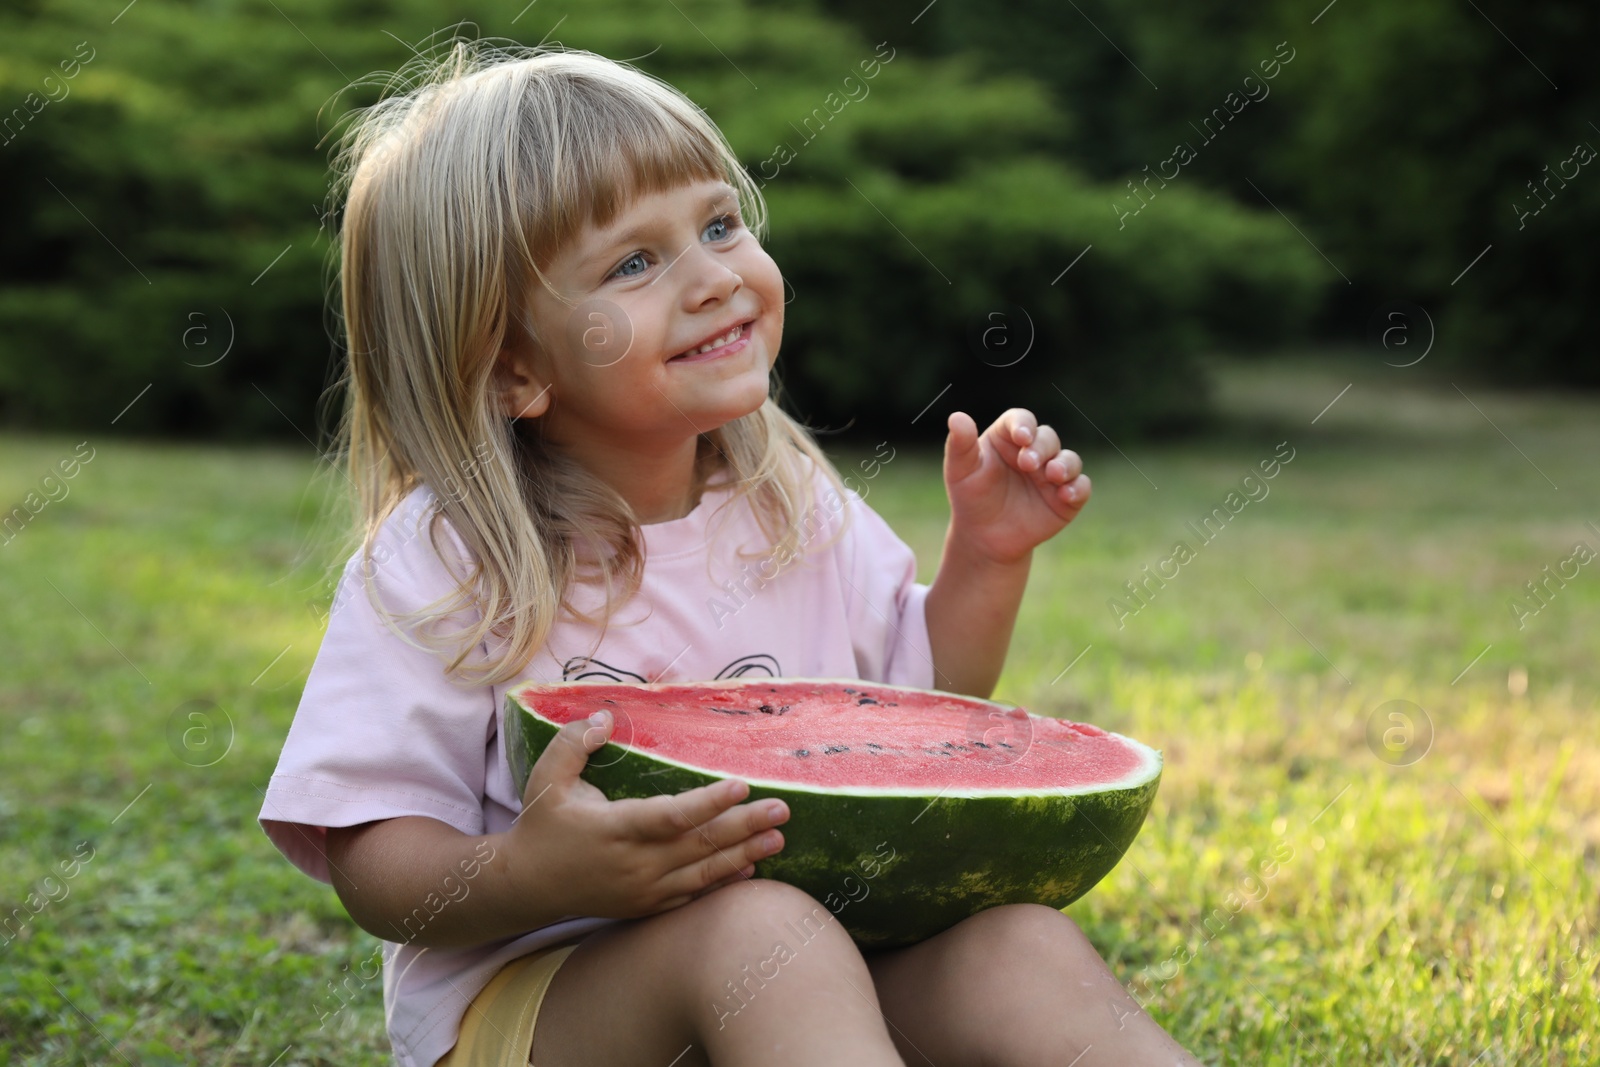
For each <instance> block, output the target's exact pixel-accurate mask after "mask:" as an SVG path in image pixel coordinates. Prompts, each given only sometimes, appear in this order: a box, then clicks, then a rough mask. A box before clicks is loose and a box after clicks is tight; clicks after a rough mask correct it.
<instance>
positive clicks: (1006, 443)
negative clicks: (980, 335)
mask: <svg viewBox="0 0 1600 1067" xmlns="http://www.w3.org/2000/svg"><path fill="white" fill-rule="evenodd" d="M947 425H948V426H949V428H950V436H949V438H948V439H947V440H946V441H945V450H944V484H945V492H946V493H947V494H948V495H949V497H950V529H949V532H948V533H947V534H946V536H945V543H944V557H943V559H942V560H941V561H940V564H939V575H938V577H937V578H935V579H934V582H933V587H932V588H931V589H930V590H929V591H928V599H927V603H926V605H925V614H926V617H927V622H928V640H929V644H930V645H931V647H932V651H933V665H934V676H935V681H936V684H937V687H938V688H940V689H944V690H948V691H950V692H955V693H966V694H968V695H970V696H975V697H983V698H987V697H988V696H989V695H990V694H991V693H993V692H994V685H995V682H997V681H998V680H999V678H1000V670H1001V668H1002V667H1003V666H1004V665H1005V659H1006V650H1007V648H1008V647H1009V646H1010V644H1011V631H1012V628H1013V626H1015V624H1016V619H1017V608H1018V606H1019V605H1020V604H1021V603H1022V593H1023V590H1024V589H1025V588H1026V587H1027V584H1028V567H1029V564H1030V563H1031V562H1032V559H1033V550H1034V547H1035V546H1037V545H1039V544H1041V543H1043V542H1045V541H1048V540H1049V539H1050V538H1052V537H1054V536H1055V535H1056V534H1058V533H1060V532H1061V530H1062V528H1063V527H1065V526H1066V525H1067V523H1069V522H1071V521H1072V520H1073V519H1075V518H1077V516H1078V512H1079V511H1080V510H1082V508H1083V505H1084V504H1086V503H1088V501H1089V491H1090V484H1089V478H1088V476H1087V475H1085V474H1084V473H1083V461H1082V460H1081V459H1079V458H1078V454H1077V453H1076V452H1072V451H1070V450H1063V449H1062V447H1061V439H1060V438H1059V437H1058V436H1057V435H1056V432H1055V430H1053V429H1051V428H1050V427H1049V426H1040V425H1039V422H1038V420H1037V419H1036V418H1034V415H1033V412H1031V411H1028V410H1027V409H1026V408H1011V409H1009V410H1008V411H1006V412H1005V413H1004V414H1003V415H1001V416H1000V417H999V418H998V419H996V420H995V421H994V423H993V425H991V426H990V427H989V428H988V429H987V430H985V431H983V433H982V434H981V435H980V434H979V433H978V424H977V423H976V422H974V421H973V420H972V416H970V415H968V414H967V413H966V412H964V411H956V412H952V413H951V414H950V418H949V420H948V421H947Z"/></svg>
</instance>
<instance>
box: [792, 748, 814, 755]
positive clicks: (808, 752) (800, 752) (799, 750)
mask: <svg viewBox="0 0 1600 1067" xmlns="http://www.w3.org/2000/svg"><path fill="white" fill-rule="evenodd" d="M794 754H795V755H796V756H809V755H811V750H810V749H808V748H797V749H795V750H794Z"/></svg>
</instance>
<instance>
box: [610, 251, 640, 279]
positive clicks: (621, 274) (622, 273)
mask: <svg viewBox="0 0 1600 1067" xmlns="http://www.w3.org/2000/svg"><path fill="white" fill-rule="evenodd" d="M634 260H638V261H639V262H641V263H643V262H644V254H643V253H640V252H635V253H634V254H633V255H631V256H629V257H628V258H627V259H625V260H623V261H622V262H621V263H619V264H618V265H617V269H616V270H614V271H612V272H611V274H612V277H615V278H631V277H633V276H634V275H635V274H638V273H639V271H637V270H624V269H623V268H624V267H626V266H627V265H628V264H629V263H632V262H633V261H634ZM640 269H641V270H642V269H643V268H640Z"/></svg>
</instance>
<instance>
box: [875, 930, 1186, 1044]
mask: <svg viewBox="0 0 1600 1067" xmlns="http://www.w3.org/2000/svg"><path fill="white" fill-rule="evenodd" d="M866 961H867V968H868V970H870V971H871V973H872V980H873V983H874V985H875V986H876V987H877V991H878V999H879V1001H880V1002H881V1003H882V1005H883V1012H884V1015H885V1017H886V1018H887V1019H888V1021H889V1024H890V1033H891V1034H892V1035H893V1037H894V1041H895V1046H896V1047H897V1048H898V1049H899V1050H900V1055H901V1056H903V1057H904V1058H905V1061H906V1063H908V1064H910V1065H912V1067H924V1065H925V1064H937V1065H938V1067H1068V1065H1069V1064H1070V1065H1071V1067H1111V1065H1116V1067H1122V1065H1135V1064H1137V1065H1141V1067H1143V1065H1147V1064H1148V1065H1151V1067H1154V1065H1158V1064H1159V1065H1160V1067H1172V1065H1174V1064H1181V1065H1184V1067H1199V1064H1200V1061H1199V1060H1197V1059H1195V1058H1194V1057H1193V1056H1191V1055H1189V1054H1188V1053H1187V1052H1185V1051H1184V1049H1183V1047H1182V1046H1181V1045H1179V1044H1178V1043H1177V1042H1176V1041H1174V1040H1173V1039H1172V1038H1171V1037H1170V1036H1168V1034H1167V1032H1166V1031H1165V1030H1163V1029H1161V1027H1160V1026H1159V1025H1157V1023H1156V1021H1155V1020H1154V1019H1152V1018H1151V1017H1150V1016H1149V1015H1148V1014H1147V1013H1146V1012H1145V1011H1144V1010H1143V1009H1141V1008H1140V1007H1139V1003H1138V1001H1136V1000H1134V999H1133V996H1132V995H1131V994H1130V993H1128V991H1127V990H1126V989H1124V988H1123V987H1122V985H1121V983H1119V982H1118V981H1117V979H1116V977H1115V976H1114V975H1112V973H1111V970H1110V969H1109V968H1108V967H1107V966H1106V964H1105V961H1104V960H1102V959H1101V958H1100V954H1099V953H1098V952H1096V951H1095V949H1094V946H1093V945H1091V944H1090V943H1089V939H1088V938H1087V937H1085V936H1084V935H1083V931H1082V930H1079V929H1078V924H1077V923H1075V922H1073V921H1072V920H1071V919H1069V918H1067V916H1065V915H1063V914H1062V913H1061V912H1059V911H1057V910H1055V909H1054V908H1049V907H1045V906H1044V905H1041V904H1007V905H1004V906H1001V907H997V908H990V909H989V910H987V911H981V912H979V913H978V914H976V915H974V916H972V917H971V918H970V919H967V920H965V921H963V922H960V923H957V924H956V925H955V926H953V927H951V928H950V929H949V930H946V931H944V932H943V933H940V934H937V935H935V936H934V937H930V938H929V939H928V940H926V941H921V942H918V943H917V944H915V945H911V946H908V947H906V948H899V949H882V950H878V951H868V952H867V954H866ZM1074 1057H1076V1058H1074Z"/></svg>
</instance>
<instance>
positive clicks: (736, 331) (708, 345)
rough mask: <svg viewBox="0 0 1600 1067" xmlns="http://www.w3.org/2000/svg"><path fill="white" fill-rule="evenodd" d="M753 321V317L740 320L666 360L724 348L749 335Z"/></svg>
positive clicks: (670, 360)
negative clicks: (735, 324) (736, 323)
mask: <svg viewBox="0 0 1600 1067" xmlns="http://www.w3.org/2000/svg"><path fill="white" fill-rule="evenodd" d="M754 322H755V319H748V320H746V321H744V322H741V323H739V324H738V325H737V326H734V327H732V328H731V329H729V330H726V331H724V332H723V333H722V334H721V335H720V336H717V337H713V338H712V339H711V340H709V341H706V342H705V343H703V344H699V345H696V346H695V347H694V348H691V349H689V350H688V351H687V352H679V353H678V354H677V355H675V356H673V357H672V359H669V360H667V362H668V363H671V362H673V361H675V360H680V359H692V358H694V357H696V356H703V355H706V354H707V353H710V352H714V351H716V350H717V349H719V348H725V347H727V346H728V345H731V344H734V343H735V342H738V341H740V340H743V339H744V338H745V337H747V336H749V334H750V326H751V324H752V323H754Z"/></svg>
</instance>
